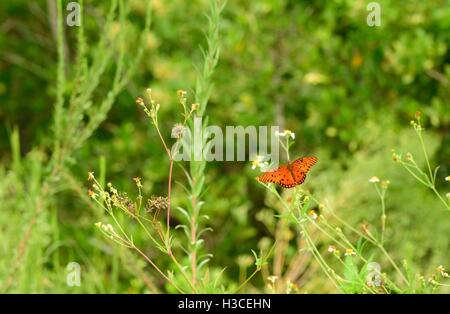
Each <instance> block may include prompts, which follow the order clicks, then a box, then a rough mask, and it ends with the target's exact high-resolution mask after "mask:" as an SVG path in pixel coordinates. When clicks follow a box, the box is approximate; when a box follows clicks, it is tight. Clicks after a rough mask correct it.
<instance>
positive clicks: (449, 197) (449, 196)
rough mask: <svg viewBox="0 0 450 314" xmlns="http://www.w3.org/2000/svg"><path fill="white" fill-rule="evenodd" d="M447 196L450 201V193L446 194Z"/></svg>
mask: <svg viewBox="0 0 450 314" xmlns="http://www.w3.org/2000/svg"><path fill="white" fill-rule="evenodd" d="M445 196H446V197H447V198H448V199H449V200H450V192H448V193H447V194H445Z"/></svg>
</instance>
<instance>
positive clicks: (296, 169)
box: [291, 157, 317, 185]
mask: <svg viewBox="0 0 450 314" xmlns="http://www.w3.org/2000/svg"><path fill="white" fill-rule="evenodd" d="M316 162H317V158H316V157H303V158H298V159H296V160H295V161H294V162H293V163H292V165H291V171H292V173H293V175H294V181H295V185H298V184H302V183H303V182H304V181H305V179H306V174H307V173H308V171H309V170H310V169H311V167H312V166H314V165H315V164H316Z"/></svg>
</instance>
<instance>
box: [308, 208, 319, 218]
mask: <svg viewBox="0 0 450 314" xmlns="http://www.w3.org/2000/svg"><path fill="white" fill-rule="evenodd" d="M308 216H309V217H311V219H312V220H317V219H318V218H319V215H317V213H316V211H315V210H310V211H308Z"/></svg>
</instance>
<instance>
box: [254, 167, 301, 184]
mask: <svg viewBox="0 0 450 314" xmlns="http://www.w3.org/2000/svg"><path fill="white" fill-rule="evenodd" d="M257 179H258V181H260V182H264V183H276V184H278V185H281V186H282V187H285V188H291V187H293V186H295V185H296V184H295V179H294V177H293V176H292V173H291V171H289V169H288V168H287V167H286V166H284V165H282V166H280V167H278V169H277V170H274V171H268V172H264V173H263V174H262V175H260V176H259V177H258V178H257Z"/></svg>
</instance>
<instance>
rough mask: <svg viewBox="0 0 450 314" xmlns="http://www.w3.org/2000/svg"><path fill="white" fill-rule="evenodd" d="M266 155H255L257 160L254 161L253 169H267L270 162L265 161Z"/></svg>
mask: <svg viewBox="0 0 450 314" xmlns="http://www.w3.org/2000/svg"><path fill="white" fill-rule="evenodd" d="M265 159H266V157H265V156H262V155H257V156H256V157H255V160H253V161H252V169H253V170H255V169H256V168H262V169H265V168H266V167H267V166H268V162H267V161H265Z"/></svg>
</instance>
